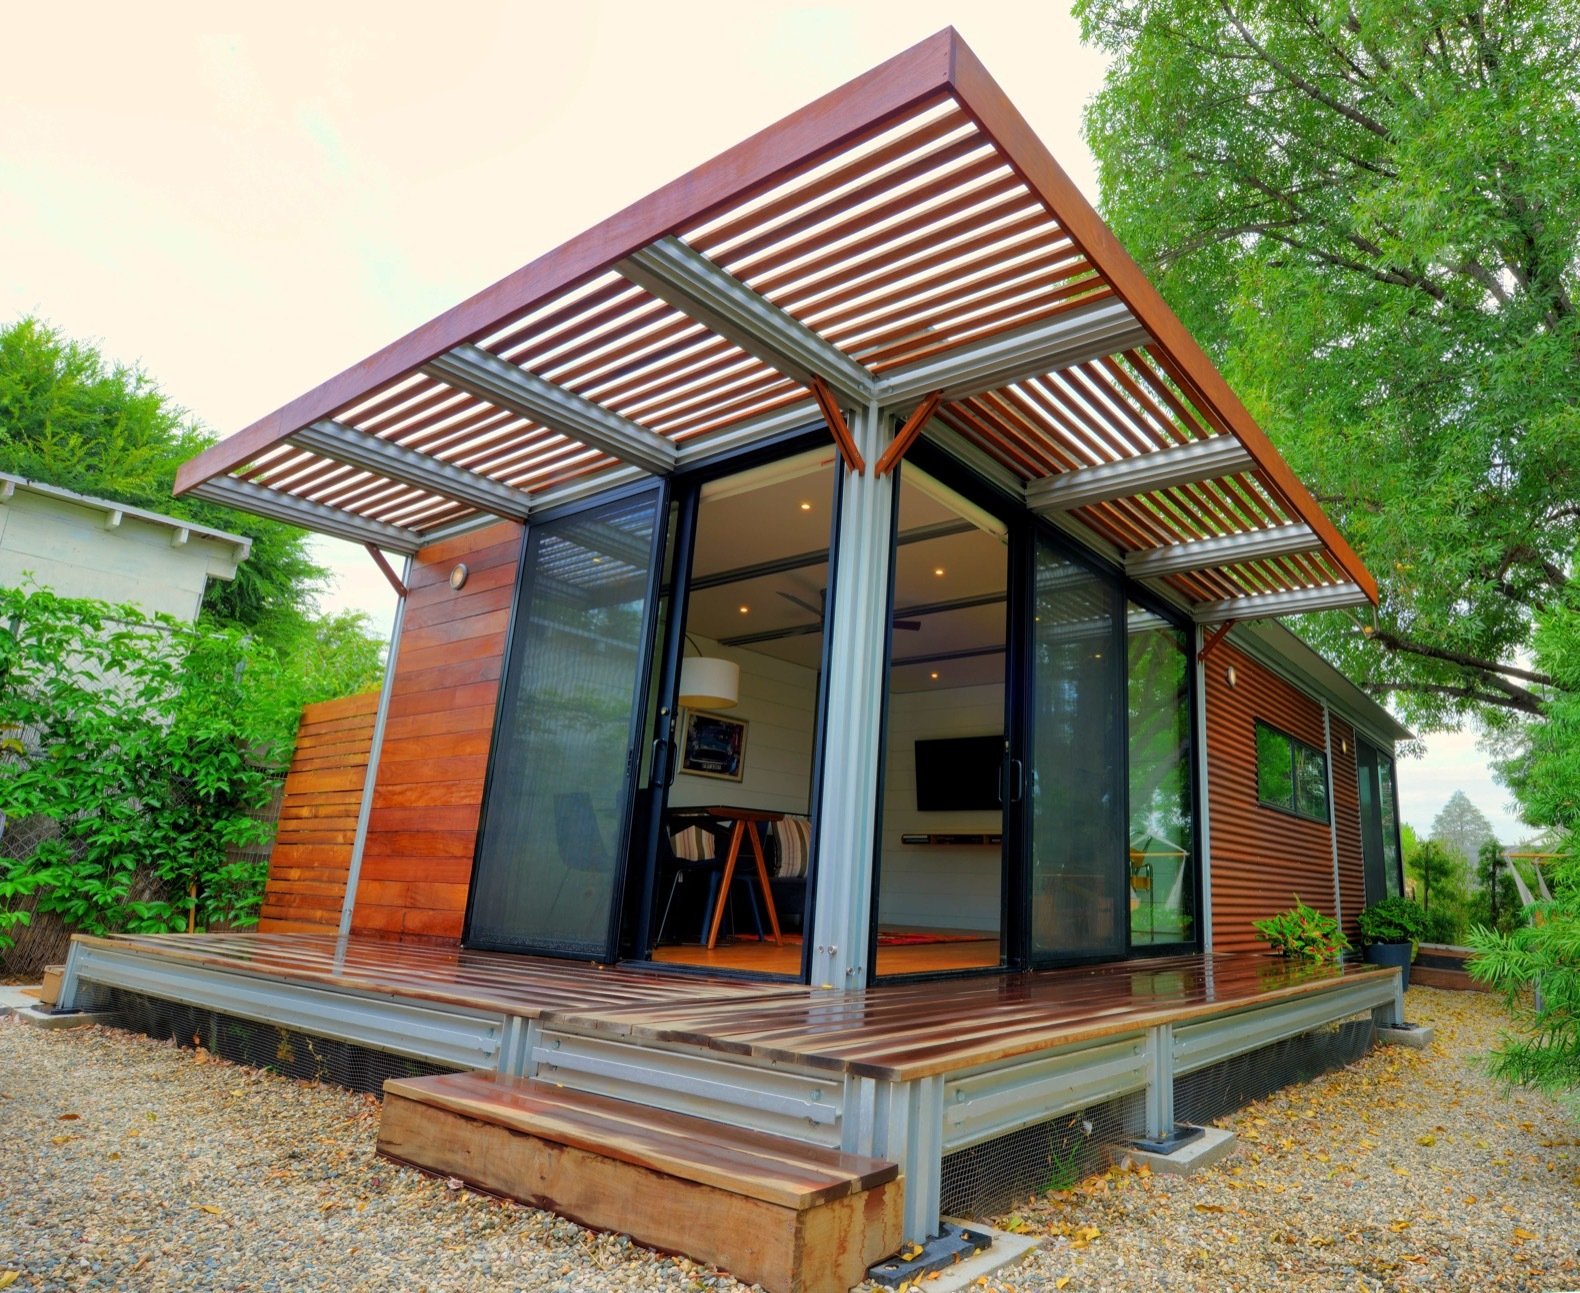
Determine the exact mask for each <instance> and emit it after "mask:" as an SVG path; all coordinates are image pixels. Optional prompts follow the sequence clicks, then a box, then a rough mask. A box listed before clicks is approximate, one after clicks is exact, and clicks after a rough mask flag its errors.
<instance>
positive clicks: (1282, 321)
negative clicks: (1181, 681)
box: [1076, 0, 1580, 728]
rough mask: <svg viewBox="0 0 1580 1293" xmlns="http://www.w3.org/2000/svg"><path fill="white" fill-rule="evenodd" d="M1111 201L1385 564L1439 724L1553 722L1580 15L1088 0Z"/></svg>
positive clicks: (1378, 660) (1373, 684) (1409, 671)
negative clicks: (1550, 621)
mask: <svg viewBox="0 0 1580 1293" xmlns="http://www.w3.org/2000/svg"><path fill="white" fill-rule="evenodd" d="M1076 12H1077V14H1078V16H1079V17H1080V18H1081V20H1082V23H1083V27H1084V31H1085V34H1086V36H1087V39H1088V40H1090V41H1093V42H1095V43H1096V44H1097V45H1099V46H1100V47H1102V48H1103V49H1105V50H1106V51H1108V52H1109V53H1110V54H1111V55H1112V58H1113V61H1112V64H1111V67H1110V71H1109V74H1108V78H1107V82H1106V85H1105V88H1104V89H1103V91H1102V93H1101V94H1100V95H1099V96H1098V98H1097V100H1096V102H1095V103H1094V105H1093V106H1092V108H1091V109H1090V111H1089V114H1088V119H1087V137H1088V140H1089V142H1090V144H1091V146H1092V150H1093V152H1094V153H1095V155H1096V157H1097V161H1098V166H1099V179H1100V184H1101V190H1102V196H1103V205H1104V208H1105V214H1106V216H1107V217H1108V219H1109V221H1110V222H1111V223H1112V225H1113V226H1114V228H1115V230H1116V232H1117V233H1118V235H1119V237H1120V238H1121V240H1122V241H1123V242H1124V243H1125V245H1126V246H1127V247H1128V248H1129V249H1130V250H1131V251H1132V252H1133V253H1134V254H1135V255H1136V256H1137V259H1138V260H1139V261H1140V262H1141V263H1142V264H1143V265H1144V266H1145V267H1147V268H1148V269H1149V270H1150V272H1151V273H1152V274H1153V276H1154V279H1155V281H1156V282H1157V283H1158V286H1159V288H1160V290H1161V291H1162V293H1163V295H1164V296H1165V298H1167V299H1168V301H1169V302H1170V304H1171V305H1172V306H1173V307H1174V308H1175V310H1176V311H1177V312H1178V313H1179V314H1180V315H1181V317H1182V319H1183V320H1184V322H1185V323H1186V325H1187V326H1188V327H1190V328H1191V330H1192V331H1193V332H1194V333H1195V335H1196V336H1197V337H1198V338H1200V339H1201V341H1202V342H1203V344H1204V345H1205V346H1206V347H1207V348H1208V349H1209V351H1211V352H1212V353H1213V354H1214V356H1215V358H1216V359H1217V360H1218V362H1219V363H1220V365H1221V366H1222V368H1223V370H1224V372H1225V375H1226V376H1227V377H1228V379H1229V381H1230V383H1231V384H1232V385H1233V386H1235V387H1236V389H1237V390H1238V391H1239V392H1240V393H1241V394H1242V396H1243V397H1244V398H1245V400H1246V403H1247V404H1248V406H1249V407H1250V408H1251V410H1252V412H1253V413H1254V414H1255V415H1256V416H1257V417H1258V419H1259V420H1260V421H1261V422H1262V423H1263V424H1264V425H1265V426H1266V427H1267V428H1268V430H1269V433H1270V434H1271V435H1272V436H1273V438H1274V440H1275V442H1276V443H1277V444H1278V446H1279V448H1280V449H1281V450H1282V451H1283V452H1284V454H1285V455H1286V456H1287V457H1288V458H1289V460H1290V462H1291V464H1292V465H1293V466H1294V467H1295V469H1296V471H1297V472H1298V473H1299V474H1300V475H1301V476H1302V477H1303V478H1304V479H1305V480H1306V481H1307V482H1308V483H1309V484H1310V485H1311V486H1312V487H1313V490H1314V492H1315V493H1316V494H1317V496H1318V498H1319V500H1320V501H1321V503H1322V504H1323V506H1324V507H1325V508H1326V509H1327V510H1328V511H1329V513H1330V514H1331V515H1332V516H1333V517H1334V519H1335V520H1336V522H1337V523H1338V524H1339V526H1340V527H1341V529H1342V530H1343V531H1344V532H1345V533H1346V534H1347V535H1348V536H1349V537H1350V538H1351V540H1352V541H1353V542H1354V543H1355V546H1356V547H1357V549H1358V550H1359V551H1360V553H1361V555H1362V557H1363V558H1364V559H1365V560H1366V561H1367V563H1368V565H1369V566H1370V567H1371V569H1372V570H1373V572H1374V573H1375V574H1376V575H1377V577H1378V582H1379V584H1380V585H1381V590H1382V604H1381V608H1380V610H1379V612H1378V616H1377V622H1376V624H1375V626H1373V625H1371V624H1367V625H1366V626H1365V631H1362V630H1361V629H1359V628H1358V627H1357V623H1356V620H1355V618H1354V617H1350V616H1344V615H1329V616H1327V617H1324V618H1323V620H1322V622H1321V623H1319V624H1316V625H1313V626H1312V631H1313V635H1314V636H1315V637H1316V638H1317V639H1318V641H1319V644H1320V645H1322V646H1324V647H1325V648H1327V649H1329V650H1330V651H1332V652H1334V653H1336V654H1338V655H1339V656H1340V657H1341V662H1342V663H1343V664H1344V666H1345V667H1346V668H1347V669H1348V670H1349V671H1350V672H1352V673H1353V674H1354V675H1356V676H1357V677H1359V678H1361V679H1362V680H1363V681H1364V682H1366V683H1367V684H1368V685H1369V687H1370V688H1371V690H1372V691H1373V692H1374V693H1375V694H1379V695H1392V696H1395V697H1397V700H1398V703H1399V707H1400V709H1401V710H1402V712H1403V713H1404V715H1405V717H1406V718H1407V719H1408V720H1409V721H1411V722H1414V723H1416V724H1418V725H1420V726H1422V727H1425V728H1431V727H1439V726H1445V725H1448V726H1451V725H1456V724H1457V723H1458V722H1459V721H1460V720H1462V719H1463V718H1465V717H1467V716H1472V715H1473V716H1476V717H1478V718H1481V719H1483V720H1486V721H1487V722H1489V723H1490V724H1491V725H1493V726H1494V727H1497V726H1499V725H1500V724H1501V723H1504V722H1506V721H1507V720H1510V719H1515V720H1517V719H1518V718H1519V717H1521V716H1531V715H1537V714H1539V713H1541V712H1542V710H1543V707H1544V704H1545V701H1546V700H1547V699H1548V697H1550V696H1551V695H1552V694H1554V693H1555V692H1556V691H1559V690H1562V689H1563V688H1562V685H1561V684H1560V683H1559V681H1558V680H1557V679H1556V678H1555V677H1554V675H1553V674H1552V673H1551V672H1550V671H1547V670H1544V669H1542V668H1540V667H1536V668H1532V667H1528V665H1529V662H1528V661H1526V662H1522V660H1521V657H1520V655H1519V652H1520V651H1521V650H1522V648H1524V647H1525V646H1526V644H1527V642H1528V641H1529V637H1530V632H1531V625H1532V623H1533V620H1534V619H1535V618H1536V617H1539V616H1540V615H1541V614H1542V613H1543V612H1544V611H1545V610H1547V609H1548V608H1550V607H1552V606H1553V605H1554V604H1555V603H1556V602H1557V601H1559V600H1560V599H1562V598H1563V597H1565V596H1566V595H1572V592H1573V585H1572V584H1571V582H1570V581H1571V577H1572V572H1573V562H1574V555H1575V549H1576V540H1577V536H1580V311H1577V309H1576V291H1577V286H1580V284H1577V281H1576V279H1577V260H1580V164H1577V163H1580V107H1577V105H1580V5H1577V4H1576V3H1575V2H1574V0H1506V2H1494V0H1481V2H1477V0H1469V2H1468V3H1459V4H1454V5H1448V4H1443V3H1438V2H1436V0H1429V2H1427V3H1421V2H1420V0H1364V2H1362V3H1356V4H1351V5H1347V6H1346V5H1340V6H1333V5H1325V4H1319V3H1316V0H1078V3H1077V6H1076Z"/></svg>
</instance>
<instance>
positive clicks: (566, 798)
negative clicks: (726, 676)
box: [469, 491, 657, 957]
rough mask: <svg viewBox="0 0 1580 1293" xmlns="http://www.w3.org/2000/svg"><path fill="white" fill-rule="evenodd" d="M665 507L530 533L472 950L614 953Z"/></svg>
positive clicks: (648, 505)
mask: <svg viewBox="0 0 1580 1293" xmlns="http://www.w3.org/2000/svg"><path fill="white" fill-rule="evenodd" d="M656 503H657V494H656V491H655V492H654V493H649V494H643V495H640V496H638V497H636V498H631V499H625V500H621V501H619V502H616V503H610V504H607V505H605V506H603V507H599V508H594V509H591V510H589V511H585V512H578V513H576V514H575V515H574V516H570V517H567V518H565V519H564V520H561V521H555V522H549V523H547V524H543V525H538V526H534V527H533V528H532V530H531V531H530V533H529V537H528V546H527V553H526V557H525V560H524V563H523V574H522V592H521V597H522V610H521V612H520V618H519V619H518V622H517V624H516V627H515V634H514V641H513V642H512V646H511V658H510V661H509V664H508V672H507V675H506V681H505V688H504V694H503V696H502V698H501V706H502V711H503V718H502V722H501V726H500V732H499V737H498V742H497V745H496V749H495V753H494V763H493V767H492V770H491V774H490V776H491V780H490V784H489V794H488V803H487V806H486V809H485V813H484V821H483V835H482V843H481V849H480V853H479V857H478V866H477V877H476V881H475V883H474V885H473V895H472V914H471V923H470V927H469V941H470V942H471V943H472V944H473V945H475V946H481V947H499V948H513V947H514V948H521V947H530V948H532V949H534V950H540V951H550V952H561V953H565V954H568V955H573V956H589V957H601V956H603V955H606V954H607V953H608V952H610V951H611V950H612V949H610V947H609V943H610V937H611V920H612V915H613V902H614V885H615V881H616V879H617V872H618V867H617V866H616V859H617V858H618V857H619V855H620V852H619V851H620V849H621V847H622V843H623V840H624V835H625V820H626V808H627V805H626V796H627V793H628V767H629V759H630V755H631V720H632V708H633V705H634V704H635V700H636V696H635V686H634V683H635V680H636V678H637V676H638V663H639V659H640V656H641V651H642V637H643V617H644V612H645V610H646V602H647V586H648V572H649V566H650V562H651V552H652V540H653V527H654V524H655V520H656V515H655V514H656V511H657V507H656Z"/></svg>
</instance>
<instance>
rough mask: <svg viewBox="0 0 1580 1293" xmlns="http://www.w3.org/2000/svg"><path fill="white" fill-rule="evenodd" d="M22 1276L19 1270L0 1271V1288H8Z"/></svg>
mask: <svg viewBox="0 0 1580 1293" xmlns="http://www.w3.org/2000/svg"><path fill="white" fill-rule="evenodd" d="M21 1278H22V1272H21V1271H0V1289H8V1288H10V1287H11V1286H12V1285H13V1284H15V1283H16V1282H17V1281H18V1280H19V1279H21Z"/></svg>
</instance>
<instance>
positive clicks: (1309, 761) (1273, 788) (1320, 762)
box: [1256, 719, 1328, 822]
mask: <svg viewBox="0 0 1580 1293" xmlns="http://www.w3.org/2000/svg"><path fill="white" fill-rule="evenodd" d="M1256 797H1257V799H1258V800H1260V801H1261V802H1262V803H1263V804H1264V805H1266V806H1267V807H1268V808H1278V809H1281V810H1282V811H1284V812H1286V813H1294V814H1295V815H1296V816H1297V817H1309V818H1310V819H1311V820H1312V821H1316V822H1325V821H1327V820H1328V761H1327V758H1326V756H1324V755H1323V753H1322V751H1321V750H1319V749H1317V748H1316V747H1315V746H1312V745H1307V744H1306V743H1305V742H1304V741H1301V740H1297V739H1296V738H1295V737H1293V736H1290V735H1289V733H1287V732H1281V731H1279V730H1278V729H1277V728H1276V727H1270V726H1269V725H1268V724H1266V723H1264V722H1262V721H1261V720H1260V719H1258V720H1257V723H1256Z"/></svg>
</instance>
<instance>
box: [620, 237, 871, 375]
mask: <svg viewBox="0 0 1580 1293" xmlns="http://www.w3.org/2000/svg"><path fill="white" fill-rule="evenodd" d="M615 269H616V270H618V271H619V272H620V273H621V274H622V275H624V276H625V277H626V278H628V279H630V280H631V282H633V283H635V284H636V285H637V286H638V287H640V288H642V289H644V290H645V291H647V292H649V293H651V294H652V295H654V296H656V297H658V298H659V300H661V301H666V302H668V303H669V304H670V305H672V306H674V307H675V309H677V310H679V311H680V312H681V313H682V314H685V315H687V316H689V317H690V318H693V319H695V320H696V321H697V322H698V323H701V324H703V325H705V326H706V327H708V328H710V329H711V330H712V331H714V332H715V333H717V334H718V335H719V336H721V337H723V338H724V339H725V340H726V341H730V342H732V343H733V344H735V345H737V346H739V347H740V348H741V349H742V350H744V351H745V352H746V353H747V354H749V355H752V356H754V357H755V358H757V359H760V360H762V362H763V363H765V364H767V365H768V366H769V367H770V368H773V369H776V370H778V371H779V372H781V373H783V374H784V375H785V376H786V377H792V378H794V379H795V380H796V381H798V382H800V383H801V384H802V385H803V386H810V385H811V384H812V379H813V378H818V379H820V380H821V381H823V382H824V383H825V384H826V385H828V386H829V387H830V388H832V389H833V390H836V391H838V392H839V393H840V394H841V395H843V396H844V397H846V398H847V399H849V400H852V401H853V402H855V403H857V404H861V405H865V404H867V403H868V402H869V401H870V400H871V398H872V391H873V379H872V374H871V373H869V372H868V371H867V370H866V369H865V368H863V367H862V366H861V365H860V364H858V363H857V362H856V361H855V360H854V359H852V358H851V357H850V356H849V355H847V354H846V353H845V352H844V351H843V350H841V349H839V347H837V346H835V345H832V344H831V343H829V342H827V341H825V340H824V339H823V338H822V337H821V336H819V335H818V334H817V333H816V332H814V331H813V330H812V329H811V328H809V327H807V326H806V324H804V323H802V322H801V321H800V320H798V319H796V318H795V317H794V316H793V315H791V314H790V313H789V312H788V311H786V310H784V309H781V308H780V307H779V306H777V305H775V304H774V303H773V302H772V301H770V300H769V299H768V298H767V297H765V296H762V295H761V294H759V293H758V292H755V291H753V290H752V289H751V288H749V287H747V286H746V284H745V283H743V282H741V281H740V279H738V278H735V277H734V276H733V275H730V274H728V273H726V272H725V271H724V270H722V269H720V268H719V267H718V266H717V265H715V264H714V263H713V262H712V261H711V260H709V259H708V258H707V257H706V256H704V255H702V254H701V253H700V252H697V251H694V250H692V248H690V247H689V246H687V245H686V244H685V243H684V242H682V241H681V240H680V239H679V238H676V237H673V236H671V237H668V238H661V239H659V241H657V242H655V243H652V244H651V245H649V246H647V247H643V248H641V249H640V250H639V251H636V252H634V253H633V254H631V255H630V256H628V257H626V258H625V259H624V260H622V261H621V262H620V263H619V264H618V265H616V266H615Z"/></svg>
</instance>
